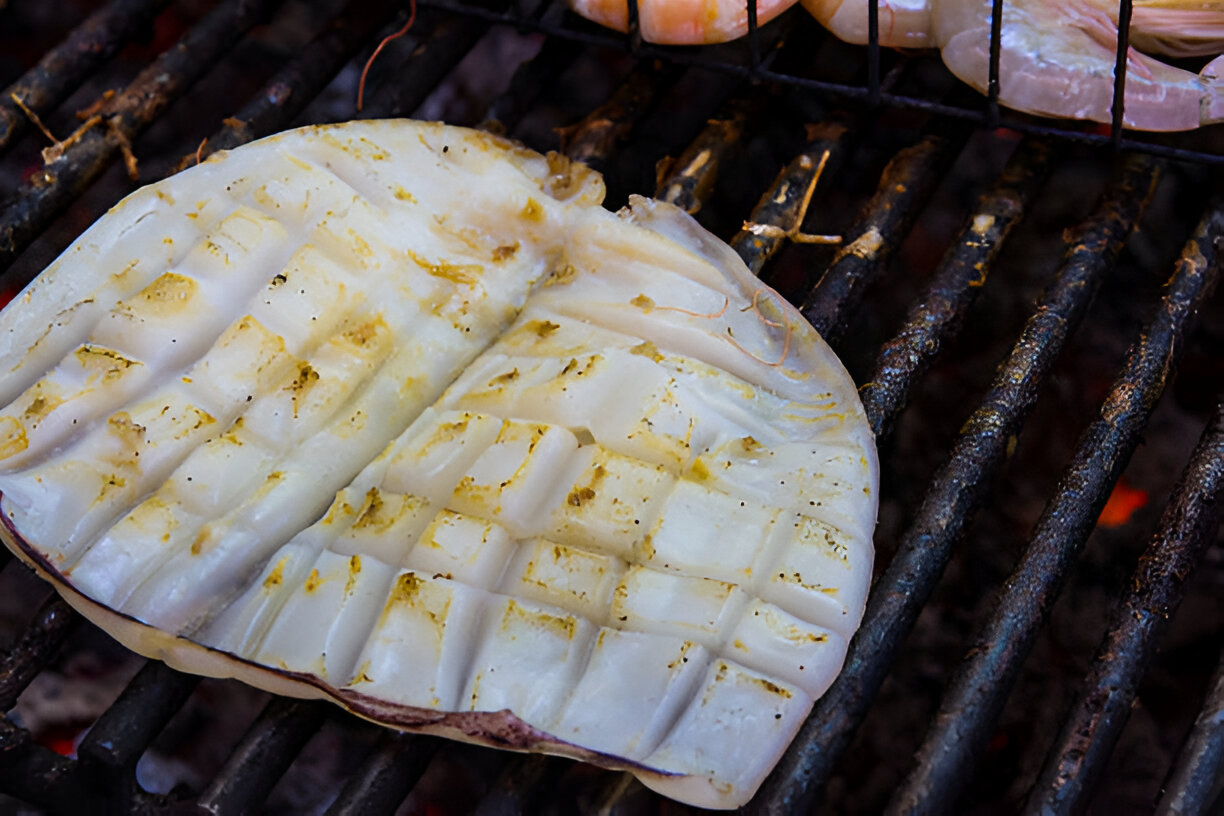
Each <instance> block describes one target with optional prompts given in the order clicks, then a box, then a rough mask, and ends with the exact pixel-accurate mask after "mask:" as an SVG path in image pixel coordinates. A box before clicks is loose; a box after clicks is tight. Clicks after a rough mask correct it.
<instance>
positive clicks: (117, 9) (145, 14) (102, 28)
mask: <svg viewBox="0 0 1224 816" xmlns="http://www.w3.org/2000/svg"><path fill="white" fill-rule="evenodd" d="M167 2H169V0H115V1H114V2H113V3H111V4H110V5H109V6H106V7H105V8H101V9H98V11H96V12H94V13H93V14H92V15H90V17H89V18H88V19H87V20H86V21H85V22H83V23H81V24H80V25H79V26H77V27H76V28H75V29H73V31H72V33H71V34H69V35H68V38H67V39H65V40H64V42H63V43H61V44H60V45H59V46H57V47H55V48H53V49H52V50H50V51H48V52H47V53H46V55H45V56H43V58H42V59H41V60H39V62H38V65H36V66H34V67H33V68H31V69H30V70H29V71H27V72H26V74H25V76H23V77H22V78H21V79H19V80H17V81H16V82H14V83H13V84H12V85H10V86H8V87H7V88H5V89H4V91H3V92H0V153H3V152H4V151H5V150H8V149H9V148H10V147H12V146H13V145H14V144H16V143H17V140H18V139H20V138H21V137H22V136H23V135H25V134H26V133H27V132H28V131H29V129H30V127H31V126H32V125H31V122H30V119H29V117H28V116H26V114H25V113H24V112H23V111H22V110H21V108H20V107H18V105H17V103H16V102H15V101H14V100H13V97H14V96H16V97H17V98H18V99H20V100H21V102H22V104H23V105H25V106H26V107H27V108H29V109H30V110H32V111H34V113H35V114H37V115H42V114H45V113H47V112H48V111H50V110H52V109H53V108H55V106H56V105H58V104H60V103H61V102H63V101H64V100H65V99H67V98H68V95H69V94H70V93H72V91H73V90H74V89H75V88H76V87H77V86H79V85H80V84H81V83H82V82H84V81H85V80H86V79H88V78H89V76H90V75H91V74H92V73H93V72H94V71H96V70H97V69H98V67H99V66H101V65H103V64H104V63H105V62H106V61H107V60H109V59H110V58H111V57H113V56H114V55H115V52H117V51H118V50H119V48H120V47H121V46H122V45H123V44H124V43H125V42H127V41H128V40H130V39H131V38H132V37H134V36H136V35H137V34H139V33H140V32H141V31H142V30H143V29H144V28H146V27H147V26H149V25H150V23H151V22H152V20H153V18H154V17H155V16H156V15H157V13H158V12H159V11H160V10H161V9H163V8H165V6H166V3H167Z"/></svg>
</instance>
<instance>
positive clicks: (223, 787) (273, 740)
mask: <svg viewBox="0 0 1224 816" xmlns="http://www.w3.org/2000/svg"><path fill="white" fill-rule="evenodd" d="M326 705H327V704H326V703H321V702H318V701H314V700H311V701H302V700H291V699H288V698H285V697H276V698H274V699H273V700H272V702H270V703H268V705H267V706H266V707H265V708H264V710H263V711H262V712H261V713H260V715H259V717H258V718H257V719H256V720H255V722H254V723H252V724H251V727H250V729H249V730H248V731H247V732H246V734H245V735H244V736H243V738H242V741H241V742H240V743H239V745H238V747H237V748H235V749H234V752H233V753H232V754H230V756H229V759H228V760H226V763H225V767H224V768H222V769H221V772H220V773H218V774H217V776H216V778H215V779H213V781H212V783H211V784H209V786H208V788H207V789H205V791H204V792H203V793H202V794H200V798H199V805H200V807H201V808H202V809H203V810H204V811H206V812H208V813H211V814H213V816H228V814H243V813H253V812H255V810H256V809H257V808H258V807H259V805H260V804H261V803H262V802H263V801H264V800H265V799H266V798H267V797H268V794H269V793H270V792H271V791H272V788H273V787H274V786H275V785H276V782H277V780H279V779H280V778H281V776H282V775H284V773H285V771H287V770H288V769H289V766H290V765H292V764H293V760H294V758H295V757H297V755H298V752H299V751H301V750H302V748H303V746H305V745H306V743H307V741H309V740H310V738H311V737H312V736H314V734H315V732H316V731H318V730H319V727H320V726H322V725H323V719H324V716H325V714H326Z"/></svg>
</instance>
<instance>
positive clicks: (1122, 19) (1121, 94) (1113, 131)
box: [1109, 0, 1131, 148]
mask: <svg viewBox="0 0 1224 816" xmlns="http://www.w3.org/2000/svg"><path fill="white" fill-rule="evenodd" d="M1130 21H1131V0H1119V2H1118V50H1117V54H1116V56H1115V57H1114V86H1113V104H1112V105H1111V106H1110V109H1109V116H1110V123H1109V139H1110V141H1112V142H1113V144H1114V147H1115V148H1117V147H1118V145H1120V144H1121V143H1122V122H1123V121H1124V119H1125V116H1126V68H1127V62H1128V59H1127V58H1128V57H1129V55H1130Z"/></svg>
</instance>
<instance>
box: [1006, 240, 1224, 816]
mask: <svg viewBox="0 0 1224 816" xmlns="http://www.w3.org/2000/svg"><path fill="white" fill-rule="evenodd" d="M1198 243H1201V241H1200V242H1196V244H1198ZM1222 496H1224V403H1221V404H1220V405H1219V406H1218V407H1217V409H1216V413H1215V418H1214V419H1213V420H1212V422H1211V423H1210V424H1209V425H1208V426H1207V427H1206V428H1205V429H1204V430H1203V436H1202V438H1201V439H1200V440H1199V443H1198V446H1197V447H1196V448H1195V450H1194V453H1193V454H1192V455H1191V457H1190V463H1189V465H1187V467H1186V470H1185V473H1184V474H1183V475H1182V479H1181V482H1180V484H1179V485H1178V488H1177V490H1176V492H1175V494H1174V496H1173V499H1172V501H1171V502H1170V503H1169V504H1168V506H1166V507H1165V511H1164V515H1163V516H1162V518H1161V523H1160V530H1159V532H1157V534H1156V535H1155V536H1154V537H1153V540H1152V543H1151V544H1150V545H1149V546H1148V549H1147V551H1146V552H1145V553H1144V554H1143V556H1142V558H1140V560H1139V565H1138V568H1137V569H1136V571H1135V575H1134V577H1133V578H1132V579H1131V581H1130V587H1131V589H1130V592H1129V593H1128V594H1127V596H1126V598H1125V599H1124V600H1123V601H1122V603H1121V604H1119V606H1118V608H1117V610H1116V611H1115V613H1114V616H1113V620H1112V623H1111V624H1110V628H1109V632H1108V634H1107V635H1106V636H1105V639H1104V641H1103V642H1102V644H1101V648H1100V649H1099V650H1097V655H1096V658H1095V660H1094V661H1093V664H1092V668H1091V669H1090V670H1089V673H1088V677H1087V678H1086V680H1085V683H1084V688H1083V690H1082V691H1081V692H1080V695H1079V697H1078V698H1077V700H1076V703H1075V705H1073V706H1072V708H1071V713H1070V716H1068V717H1067V719H1066V720H1065V721H1064V723H1063V727H1062V731H1061V733H1060V734H1059V737H1058V741H1057V742H1056V743H1055V744H1054V747H1053V748H1052V750H1051V751H1050V753H1049V755H1048V756H1047V757H1046V764H1045V768H1044V769H1043V770H1042V772H1041V774H1040V776H1039V777H1038V779H1037V784H1036V785H1035V786H1034V789H1033V791H1032V794H1031V796H1030V798H1029V802H1028V806H1027V812H1029V813H1034V814H1035V813H1075V812H1082V811H1083V810H1084V807H1085V805H1086V804H1087V800H1088V796H1089V793H1090V790H1091V789H1092V788H1093V787H1094V786H1095V784H1096V781H1097V779H1098V778H1099V777H1100V774H1101V772H1102V771H1103V770H1104V765H1105V762H1106V761H1107V760H1108V759H1109V755H1110V752H1111V751H1112V750H1113V747H1114V744H1115V743H1116V742H1117V739H1118V736H1119V734H1120V733H1121V732H1122V726H1123V725H1124V724H1125V723H1126V718H1127V716H1128V715H1129V714H1130V708H1131V703H1132V702H1134V699H1135V695H1136V693H1137V691H1138V686H1139V681H1140V680H1141V679H1142V676H1143V672H1144V671H1145V669H1146V668H1147V665H1148V663H1149V662H1150V661H1151V658H1152V656H1153V655H1154V654H1155V652H1156V646H1157V640H1158V638H1160V637H1161V635H1163V634H1164V632H1165V630H1166V629H1168V621H1169V618H1171V617H1172V616H1173V613H1174V612H1175V611H1176V610H1177V607H1178V605H1179V604H1180V603H1181V600H1182V596H1183V595H1184V593H1185V584H1186V581H1187V580H1188V579H1189V577H1190V575H1191V574H1193V572H1194V570H1195V568H1196V567H1197V566H1198V563H1199V561H1200V559H1201V558H1202V556H1203V553H1204V552H1205V551H1206V549H1207V547H1208V546H1209V545H1210V544H1211V543H1212V540H1213V538H1214V535H1215V531H1216V529H1217V528H1218V526H1219V504H1220V500H1221V497H1222Z"/></svg>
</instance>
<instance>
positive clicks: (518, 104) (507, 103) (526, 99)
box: [479, 39, 581, 133]
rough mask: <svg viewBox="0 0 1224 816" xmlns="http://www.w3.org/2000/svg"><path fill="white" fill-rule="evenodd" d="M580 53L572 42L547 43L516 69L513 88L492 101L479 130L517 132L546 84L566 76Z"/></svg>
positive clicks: (512, 81)
mask: <svg viewBox="0 0 1224 816" xmlns="http://www.w3.org/2000/svg"><path fill="white" fill-rule="evenodd" d="M580 51H581V49H580V48H579V46H578V44H577V43H574V42H570V41H569V40H562V39H555V40H545V42H544V45H542V46H541V47H540V50H539V52H537V53H536V55H535V56H534V57H532V58H531V59H529V60H527V61H526V62H525V63H523V64H522V65H520V66H519V67H518V68H517V69H516V70H515V72H514V76H513V77H512V78H511V79H510V87H509V88H507V89H506V92H505V93H503V94H502V95H501V96H499V97H498V98H497V99H495V100H493V103H492V104H491V105H490V106H489V110H488V111H487V112H486V113H485V117H484V120H483V121H482V122H481V123H480V124H479V127H480V128H482V129H484V130H487V131H490V132H491V133H509V132H511V131H512V130H514V127H515V126H516V125H517V124H518V123H519V120H521V119H522V118H523V115H524V114H525V113H526V112H527V108H528V107H529V106H530V105H531V103H532V101H534V100H535V99H536V98H537V97H538V96H539V94H540V93H542V92H543V90H544V86H545V84H546V83H547V82H548V81H549V80H550V79H552V78H553V77H555V76H559V75H560V74H561V73H563V72H564V70H565V67H566V66H568V65H570V64H571V63H572V62H573V61H574V60H575V59H577V58H578V54H579V52H580Z"/></svg>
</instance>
